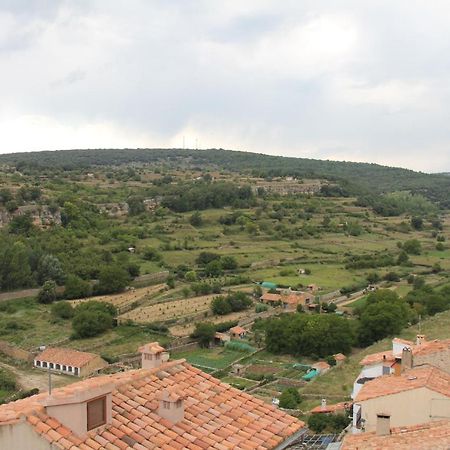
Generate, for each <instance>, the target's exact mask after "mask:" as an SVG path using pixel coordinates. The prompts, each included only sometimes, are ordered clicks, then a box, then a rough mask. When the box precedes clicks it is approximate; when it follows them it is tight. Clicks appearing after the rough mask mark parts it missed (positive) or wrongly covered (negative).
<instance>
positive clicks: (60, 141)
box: [0, 0, 450, 172]
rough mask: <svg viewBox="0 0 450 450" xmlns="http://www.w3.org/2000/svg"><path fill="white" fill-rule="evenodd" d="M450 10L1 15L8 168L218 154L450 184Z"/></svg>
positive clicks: (96, 7) (29, 2) (306, 8)
mask: <svg viewBox="0 0 450 450" xmlns="http://www.w3.org/2000/svg"><path fill="white" fill-rule="evenodd" d="M449 105H450V2H449V1H448V0H432V1H430V0H427V1H425V0H423V1H420V0H418V1H416V0H389V1H387V0H386V1H385V0H363V1H362V0H352V1H351V0H348V1H346V0H339V1H336V0H329V1H325V0H323V1H321V0H312V1H308V0H282V1H280V0H267V1H266V0H159V1H158V0H98V1H97V0H76V1H73V0H71V1H63V0H54V1H53V0H40V1H39V0H36V1H34V0H0V153H8V152H16V151H32V150H44V149H68V148H98V147H103V148H105V147H119V148H122V147H182V145H183V136H184V137H185V143H186V147H191V148H193V147H195V146H196V142H197V143H198V146H199V148H208V147H222V148H229V149H238V150H248V151H255V152H262V153H269V154H279V155H289V156H299V157H300V156H301V157H311V158H321V159H337V160H352V161H368V162H377V163H382V164H388V165H396V166H402V167H409V168H413V169H418V170H423V171H433V172H436V171H450V107H449Z"/></svg>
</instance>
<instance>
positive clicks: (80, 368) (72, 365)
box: [33, 347, 108, 377]
mask: <svg viewBox="0 0 450 450" xmlns="http://www.w3.org/2000/svg"><path fill="white" fill-rule="evenodd" d="M107 365H108V363H107V362H106V361H105V360H103V359H102V358H100V356H98V355H95V354H94V353H86V352H79V351H77V350H72V349H70V348H57V347H54V348H48V349H46V350H44V351H43V352H42V353H40V354H39V355H37V356H36V357H35V359H34V361H33V366H34V367H36V368H37V369H45V370H49V369H50V370H51V371H52V372H59V373H63V374H66V375H73V376H75V377H87V376H89V375H91V374H92V373H95V372H98V371H99V370H100V369H103V368H104V367H106V366H107Z"/></svg>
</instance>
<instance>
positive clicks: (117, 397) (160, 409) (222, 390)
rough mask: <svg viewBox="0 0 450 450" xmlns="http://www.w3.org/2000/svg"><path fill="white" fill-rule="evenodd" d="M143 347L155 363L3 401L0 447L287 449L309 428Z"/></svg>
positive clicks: (156, 348) (155, 347) (154, 349)
mask: <svg viewBox="0 0 450 450" xmlns="http://www.w3.org/2000/svg"><path fill="white" fill-rule="evenodd" d="M142 351H143V353H142V362H143V364H144V365H145V364H146V362H147V361H152V364H153V367H151V368H148V369H138V370H131V371H128V372H122V373H117V374H114V375H107V376H101V377H95V378H89V379H87V380H84V381H80V382H77V383H74V384H72V385H69V386H66V387H63V388H59V389H55V390H53V391H52V394H51V395H49V394H48V393H41V394H38V395H34V396H32V397H28V398H26V399H22V400H18V401H16V402H11V403H8V404H5V405H1V406H0V448H2V449H14V450H30V449H33V450H53V449H84V450H98V449H101V448H104V449H124V450H125V449H129V450H131V449H136V450H137V449H139V450H145V449H154V448H161V449H183V448H184V449H192V450H194V449H206V448H216V449H227V448H241V449H261V450H262V449H275V448H276V449H284V448H286V447H287V446H288V445H289V444H291V442H292V441H293V440H294V439H297V438H299V437H300V436H301V435H302V434H303V433H304V432H305V431H306V430H305V428H304V423H303V422H301V421H300V420H298V419H296V418H294V417H292V416H289V415H288V414H286V413H284V412H282V411H280V410H279V409H277V408H276V407H274V406H272V405H267V404H265V403H264V402H263V401H262V400H259V399H256V398H254V397H252V396H251V395H249V394H247V393H245V392H242V391H240V390H238V389H235V388H232V387H231V386H229V385H228V384H225V383H222V382H221V381H219V380H218V379H215V378H213V377H212V376H211V375H208V374H206V373H204V372H202V371H201V370H199V369H197V368H194V367H192V366H191V365H189V364H187V363H186V362H185V360H174V361H167V360H165V358H164V357H163V354H164V353H165V352H164V349H162V350H161V347H160V346H159V345H158V344H157V343H154V344H152V345H149V346H145V347H143V348H142ZM157 354H159V355H160V357H159V358H156V355H157ZM149 355H151V356H152V359H151V360H150V359H148V358H147V356H149Z"/></svg>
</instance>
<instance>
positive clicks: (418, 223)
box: [411, 217, 423, 230]
mask: <svg viewBox="0 0 450 450" xmlns="http://www.w3.org/2000/svg"><path fill="white" fill-rule="evenodd" d="M411 226H412V227H413V228H414V229H415V230H422V229H423V219H422V218H421V217H412V218H411Z"/></svg>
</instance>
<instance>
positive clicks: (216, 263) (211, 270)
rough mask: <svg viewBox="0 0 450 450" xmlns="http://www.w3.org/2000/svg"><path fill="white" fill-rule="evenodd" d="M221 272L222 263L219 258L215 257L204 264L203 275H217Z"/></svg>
mask: <svg viewBox="0 0 450 450" xmlns="http://www.w3.org/2000/svg"><path fill="white" fill-rule="evenodd" d="M222 273H223V270H222V264H221V262H220V260H219V259H215V260H213V261H211V262H209V263H208V264H206V266H205V275H206V276H208V277H214V278H215V277H219V276H220V275H222Z"/></svg>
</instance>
